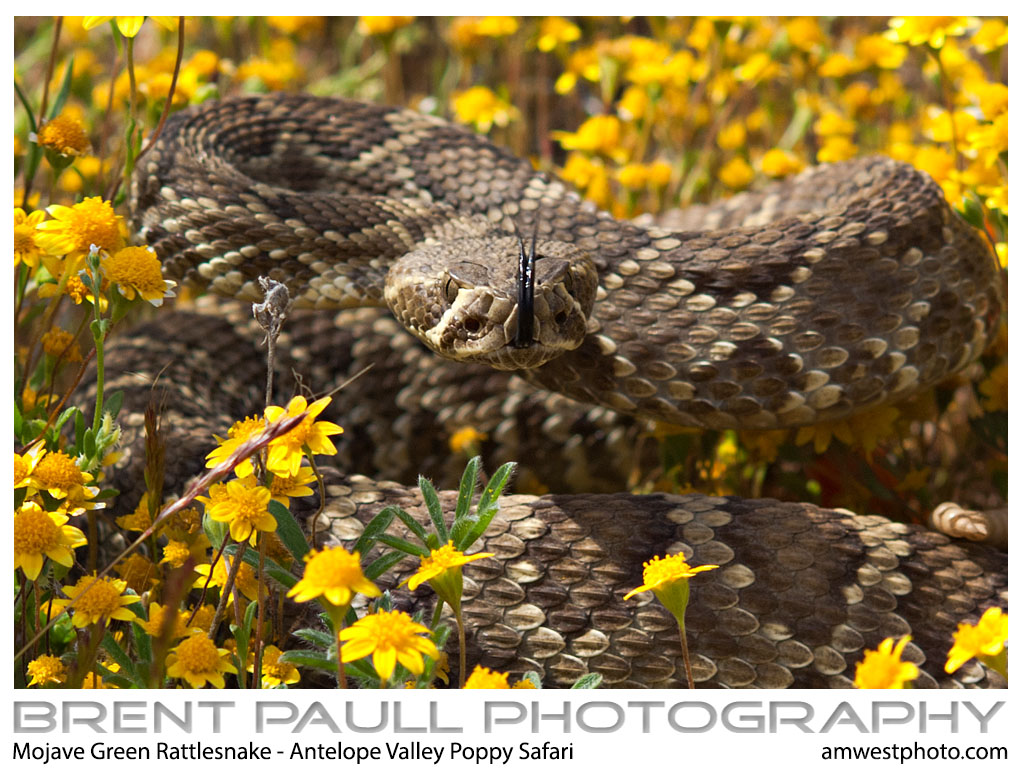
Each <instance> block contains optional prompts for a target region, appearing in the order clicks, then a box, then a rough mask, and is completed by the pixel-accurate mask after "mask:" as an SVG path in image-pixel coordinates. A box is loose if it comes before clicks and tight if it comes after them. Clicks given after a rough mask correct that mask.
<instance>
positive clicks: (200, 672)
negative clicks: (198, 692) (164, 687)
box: [167, 633, 235, 688]
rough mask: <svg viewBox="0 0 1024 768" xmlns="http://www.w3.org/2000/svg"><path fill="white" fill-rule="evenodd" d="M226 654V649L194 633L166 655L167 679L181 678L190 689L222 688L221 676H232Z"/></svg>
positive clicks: (204, 636)
mask: <svg viewBox="0 0 1024 768" xmlns="http://www.w3.org/2000/svg"><path fill="white" fill-rule="evenodd" d="M227 655H228V651H227V650H225V649H224V648H218V647H217V646H216V645H215V644H214V642H213V640H211V639H210V638H208V637H207V636H206V635H204V634H201V633H197V634H194V635H192V636H191V637H189V638H187V639H185V640H182V641H181V643H179V644H178V647H177V648H175V649H174V650H173V651H171V652H170V653H168V654H167V676H168V677H183V678H185V681H186V682H187V683H188V684H189V685H190V686H192V687H193V688H202V687H203V686H205V685H206V684H207V683H209V684H210V685H212V686H213V687H214V688H223V687H224V673H228V674H234V673H235V667H234V665H233V664H232V663H231V662H230V661H228V659H227V658H226V657H227Z"/></svg>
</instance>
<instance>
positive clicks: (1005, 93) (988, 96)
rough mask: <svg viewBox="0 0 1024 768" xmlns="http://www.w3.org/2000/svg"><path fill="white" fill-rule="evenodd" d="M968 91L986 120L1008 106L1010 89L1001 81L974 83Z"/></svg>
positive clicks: (1001, 112)
mask: <svg viewBox="0 0 1024 768" xmlns="http://www.w3.org/2000/svg"><path fill="white" fill-rule="evenodd" d="M970 93H971V96H972V97H973V98H974V100H975V101H977V102H978V106H979V107H981V113H982V114H983V115H984V116H985V119H986V120H995V119H996V118H997V117H999V116H1000V115H1003V114H1005V113H1006V111H1007V110H1008V109H1009V108H1010V89H1009V88H1007V87H1006V86H1005V85H1003V84H1002V83H975V84H972V85H971V87H970ZM958 114H959V113H958Z"/></svg>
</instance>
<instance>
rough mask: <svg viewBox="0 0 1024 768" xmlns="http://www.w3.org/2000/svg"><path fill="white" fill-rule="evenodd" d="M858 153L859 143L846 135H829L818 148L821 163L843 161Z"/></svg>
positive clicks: (818, 157)
mask: <svg viewBox="0 0 1024 768" xmlns="http://www.w3.org/2000/svg"><path fill="white" fill-rule="evenodd" d="M856 154H857V145H856V144H854V143H853V142H852V141H850V139H849V138H848V137H846V136H829V137H828V138H826V139H825V143H824V144H823V145H822V146H821V149H819V150H818V155H817V159H818V162H819V163H841V162H842V161H843V160H849V159H850V158H851V157H853V156H854V155H856Z"/></svg>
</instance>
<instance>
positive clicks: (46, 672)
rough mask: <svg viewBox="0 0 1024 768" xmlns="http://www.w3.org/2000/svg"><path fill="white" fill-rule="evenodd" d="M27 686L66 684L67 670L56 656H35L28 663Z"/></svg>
mask: <svg viewBox="0 0 1024 768" xmlns="http://www.w3.org/2000/svg"><path fill="white" fill-rule="evenodd" d="M28 674H29V676H30V677H31V678H32V679H31V680H30V681H29V685H46V684H47V683H57V684H58V685H59V684H61V683H65V682H67V679H68V669H67V667H65V666H64V662H62V661H61V660H60V659H58V658H57V657H56V656H46V655H43V656H37V657H36V658H34V659H32V661H30V662H29V663H28Z"/></svg>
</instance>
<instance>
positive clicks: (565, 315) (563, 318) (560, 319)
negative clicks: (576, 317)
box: [555, 309, 569, 325]
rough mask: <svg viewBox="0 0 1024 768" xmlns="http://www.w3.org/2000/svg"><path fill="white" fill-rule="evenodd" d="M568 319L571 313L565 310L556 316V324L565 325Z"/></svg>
mask: <svg viewBox="0 0 1024 768" xmlns="http://www.w3.org/2000/svg"><path fill="white" fill-rule="evenodd" d="M568 319H569V313H568V312H566V311H565V310H564V309H563V310H561V311H560V312H558V313H557V314H556V315H555V322H556V323H558V324H559V325H565V323H566V321H567V320H568Z"/></svg>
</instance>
